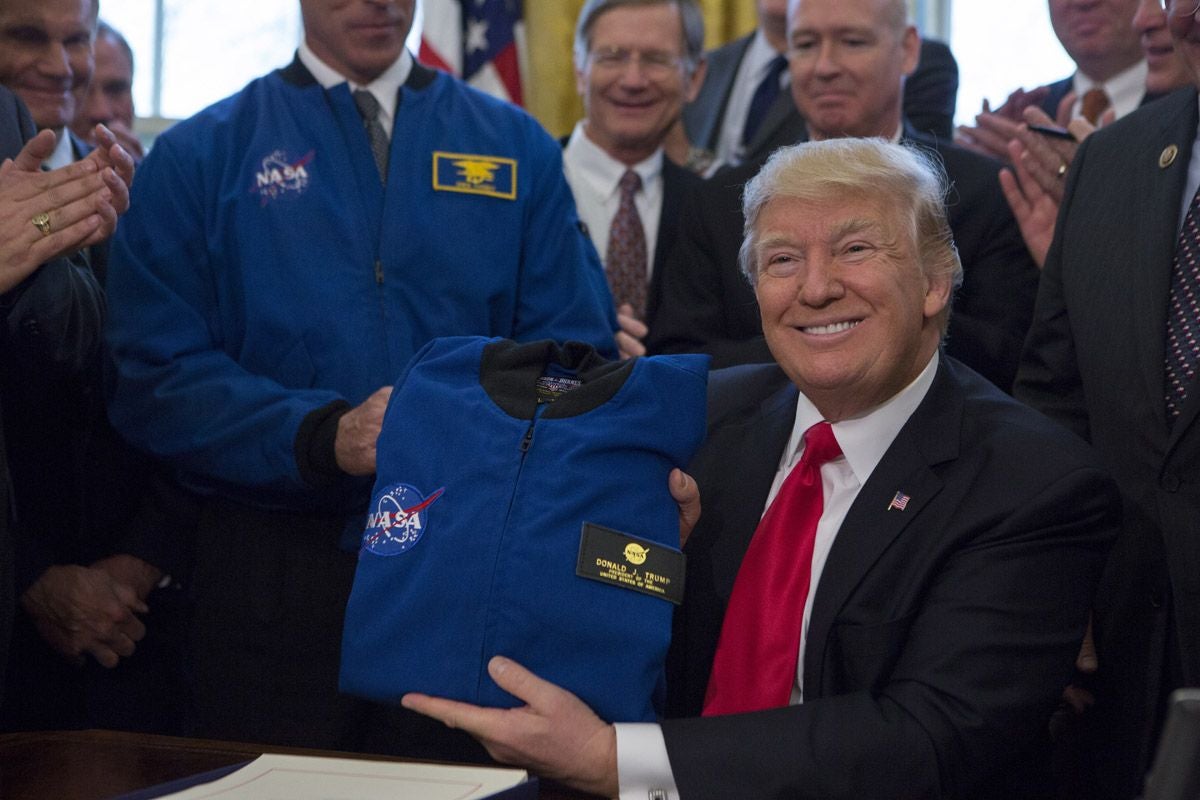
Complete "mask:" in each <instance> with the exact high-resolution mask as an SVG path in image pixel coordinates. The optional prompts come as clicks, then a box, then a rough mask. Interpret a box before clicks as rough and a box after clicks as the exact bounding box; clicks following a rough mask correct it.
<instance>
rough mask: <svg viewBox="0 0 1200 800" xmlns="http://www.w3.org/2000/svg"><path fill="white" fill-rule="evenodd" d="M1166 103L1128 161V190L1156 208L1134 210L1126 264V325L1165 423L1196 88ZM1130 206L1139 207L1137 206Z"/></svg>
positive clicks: (1180, 427)
mask: <svg viewBox="0 0 1200 800" xmlns="http://www.w3.org/2000/svg"><path fill="white" fill-rule="evenodd" d="M1167 104H1170V105H1168V107H1167V108H1164V113H1163V114H1162V121H1161V126H1160V127H1159V128H1158V129H1156V130H1155V131H1154V133H1153V134H1152V135H1151V136H1149V137H1147V139H1146V142H1145V144H1144V145H1143V146H1142V149H1141V152H1140V154H1139V155H1138V156H1137V157H1136V158H1134V159H1132V162H1131V163H1133V165H1134V169H1133V170H1132V174H1131V175H1130V176H1129V179H1130V186H1129V195H1128V196H1129V197H1132V198H1136V199H1137V202H1138V203H1139V204H1142V207H1143V208H1147V209H1152V210H1153V212H1154V213H1150V214H1140V215H1139V216H1138V221H1139V224H1137V225H1133V226H1131V230H1132V231H1133V238H1134V242H1133V246H1132V247H1130V248H1129V249H1127V250H1126V253H1127V254H1128V256H1129V258H1130V259H1131V261H1130V263H1129V264H1128V265H1126V268H1127V269H1129V270H1130V271H1131V272H1135V273H1136V279H1134V280H1129V281H1128V282H1127V285H1128V286H1129V288H1130V293H1131V298H1130V299H1131V305H1132V312H1133V313H1132V314H1131V315H1130V319H1131V320H1132V323H1133V324H1131V325H1130V326H1129V327H1128V331H1129V332H1130V333H1131V335H1132V336H1133V337H1134V340H1135V341H1136V342H1137V344H1136V347H1137V350H1138V360H1139V361H1140V362H1141V364H1142V381H1143V384H1144V386H1145V391H1146V393H1147V395H1148V396H1149V397H1150V399H1151V403H1152V404H1153V407H1154V408H1155V409H1156V416H1157V418H1158V419H1159V420H1160V421H1161V423H1162V425H1163V426H1164V429H1165V427H1166V410H1165V408H1164V403H1163V396H1164V395H1163V391H1164V389H1163V386H1164V377H1163V363H1164V358H1165V352H1166V350H1165V340H1166V333H1165V331H1166V326H1167V299H1168V296H1169V294H1170V288H1171V262H1172V261H1173V259H1174V255H1175V246H1176V242H1177V239H1178V233H1177V230H1176V228H1177V225H1178V219H1179V217H1178V211H1179V204H1180V202H1181V197H1182V195H1183V192H1184V187H1185V185H1186V181H1187V170H1188V162H1189V160H1190V158H1191V151H1192V143H1193V141H1194V140H1195V137H1196V115H1197V110H1196V109H1197V106H1196V93H1195V92H1194V91H1193V92H1183V93H1181V96H1180V98H1179V99H1177V100H1174V101H1170V100H1168V101H1164V105H1167ZM1172 106H1173V107H1172ZM1170 147H1175V148H1177V154H1176V155H1175V157H1174V160H1173V161H1172V162H1171V163H1170V164H1169V165H1167V166H1166V167H1163V166H1160V164H1161V160H1162V159H1163V158H1164V154H1165V153H1167V152H1168V148H1170ZM1101 168H1104V167H1101ZM1189 199H1190V198H1189ZM1134 211H1135V213H1137V210H1136V209H1135V210H1134ZM1163 212H1166V213H1163ZM1193 399H1195V398H1194V397H1193ZM1189 406H1190V407H1191V416H1192V417H1194V416H1195V411H1196V408H1195V403H1189ZM1186 411H1187V409H1186V408H1185V412H1186ZM1179 423H1180V424H1177V425H1176V426H1175V429H1176V431H1178V430H1181V429H1183V428H1184V427H1186V425H1185V424H1182V423H1183V418H1182V417H1181V419H1180V420H1179Z"/></svg>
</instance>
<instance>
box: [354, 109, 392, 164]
mask: <svg viewBox="0 0 1200 800" xmlns="http://www.w3.org/2000/svg"><path fill="white" fill-rule="evenodd" d="M354 105H356V106H358V113H359V114H360V115H361V116H362V121H363V127H364V128H366V131H367V138H368V139H370V140H371V155H373V156H375V168H376V169H378V170H379V179H380V180H382V181H383V182H384V183H385V184H386V183H387V168H388V145H389V142H388V135H387V133H385V132H384V130H383V125H382V124H380V122H379V101H378V100H376V99H375V95H373V94H371V93H370V92H368V91H367V90H366V89H355V90H354Z"/></svg>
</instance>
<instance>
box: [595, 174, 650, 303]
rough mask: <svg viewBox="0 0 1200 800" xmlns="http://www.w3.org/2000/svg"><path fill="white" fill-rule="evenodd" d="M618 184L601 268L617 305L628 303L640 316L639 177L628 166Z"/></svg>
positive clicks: (643, 247) (642, 265)
mask: <svg viewBox="0 0 1200 800" xmlns="http://www.w3.org/2000/svg"><path fill="white" fill-rule="evenodd" d="M619 185H620V188H621V204H620V205H619V206H618V207H617V213H616V214H614V215H613V219H612V224H611V225H609V227H608V251H607V254H606V256H605V265H604V271H605V273H606V274H607V275H608V285H609V288H611V289H612V293H613V301H614V302H615V303H616V305H617V307H618V308H619V307H620V306H621V305H623V304H625V303H628V304H629V305H631V306H633V311H634V314H635V315H636V316H637V317H638V318H639V319H640V318H641V317H642V314H643V313H645V308H646V231H645V229H644V228H642V218H641V216H640V215H639V214H638V210H637V205H636V204H634V201H633V198H634V195H636V194H637V191H638V189H640V188H641V186H642V179H641V178H640V177H639V176H638V174H637V173H636V172H634V171H633V170H631V169H627V170H625V174H624V175H622V176H621V182H620V184H619Z"/></svg>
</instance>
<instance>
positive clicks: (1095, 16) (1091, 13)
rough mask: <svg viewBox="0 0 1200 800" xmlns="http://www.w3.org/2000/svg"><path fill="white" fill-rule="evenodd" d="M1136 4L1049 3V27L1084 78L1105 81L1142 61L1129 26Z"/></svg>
mask: <svg viewBox="0 0 1200 800" xmlns="http://www.w3.org/2000/svg"><path fill="white" fill-rule="evenodd" d="M1136 8H1137V0H1049V9H1050V24H1051V25H1052V26H1053V27H1054V35H1055V36H1057V37H1058V41H1059V42H1061V43H1062V46H1063V49H1064V50H1066V51H1067V55H1069V56H1070V57H1071V60H1072V61H1074V62H1075V63H1076V64H1077V65H1078V66H1079V69H1080V70H1082V71H1083V73H1084V74H1085V75H1087V76H1088V77H1090V78H1092V79H1093V80H1097V81H1105V80H1108V79H1109V78H1111V77H1112V76H1113V75H1116V74H1117V73H1118V72H1120V71H1121V70H1124V69H1126V68H1128V67H1131V66H1133V65H1134V64H1135V63H1137V62H1138V61H1139V60H1140V59H1141V57H1142V48H1141V45H1140V44H1139V42H1138V35H1137V32H1136V31H1134V30H1133V29H1132V28H1131V27H1130V24H1129V21H1130V20H1131V19H1133V14H1134V11H1135V10H1136Z"/></svg>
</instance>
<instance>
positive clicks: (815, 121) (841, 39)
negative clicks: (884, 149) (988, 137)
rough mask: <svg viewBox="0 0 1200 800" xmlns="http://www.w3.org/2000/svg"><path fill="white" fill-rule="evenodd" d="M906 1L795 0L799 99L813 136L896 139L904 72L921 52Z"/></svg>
mask: <svg viewBox="0 0 1200 800" xmlns="http://www.w3.org/2000/svg"><path fill="white" fill-rule="evenodd" d="M898 2H899V0H792V3H791V4H790V11H789V13H788V68H789V70H790V71H791V76H792V98H793V99H794V100H795V101H796V107H797V108H798V109H800V113H801V114H802V115H803V116H804V119H805V120H806V121H807V122H808V128H809V132H810V134H811V135H812V137H813V138H814V139H832V138H835V137H839V136H882V137H884V138H889V137H891V136H892V135H894V134H895V133H896V131H897V130H898V129H899V127H900V118H901V116H900V115H901V96H902V93H903V76H906V75H909V74H911V73H912V71H913V70H914V69H916V66H917V59H918V58H919V56H920V47H921V42H920V39H919V38H918V36H917V33H916V30H915V29H914V28H913V27H912V26H908V25H905V24H904V11H903V7H902V6H897V4H898Z"/></svg>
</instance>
